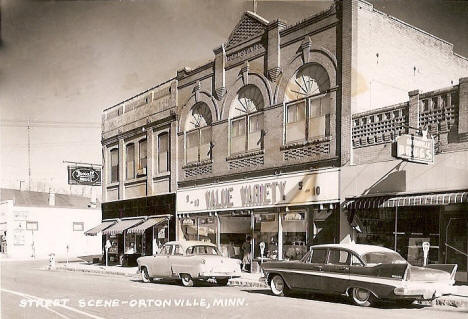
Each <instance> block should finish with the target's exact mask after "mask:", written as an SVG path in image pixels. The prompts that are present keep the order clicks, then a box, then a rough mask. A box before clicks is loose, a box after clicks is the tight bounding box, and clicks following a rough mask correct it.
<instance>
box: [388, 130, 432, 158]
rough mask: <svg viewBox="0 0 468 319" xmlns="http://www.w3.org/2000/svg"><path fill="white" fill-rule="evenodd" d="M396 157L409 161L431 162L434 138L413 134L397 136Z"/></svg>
mask: <svg viewBox="0 0 468 319" xmlns="http://www.w3.org/2000/svg"><path fill="white" fill-rule="evenodd" d="M396 157H398V158H402V159H406V160H408V161H410V162H417V163H433V162H434V140H433V139H428V138H424V137H421V136H415V135H402V136H398V137H397V141H396Z"/></svg>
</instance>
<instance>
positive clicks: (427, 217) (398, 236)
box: [357, 207, 439, 266]
mask: <svg viewBox="0 0 468 319" xmlns="http://www.w3.org/2000/svg"><path fill="white" fill-rule="evenodd" d="M358 217H359V219H360V221H361V222H362V224H363V226H364V229H363V230H362V233H359V234H358V237H357V242H358V243H362V244H371V245H378V246H383V247H387V248H390V249H396V251H397V252H398V253H399V254H400V255H401V256H403V257H404V258H405V259H406V260H407V261H408V262H409V263H410V264H412V265H416V266H422V265H423V262H424V260H423V259H424V257H423V256H424V255H423V250H422V243H423V242H429V243H430V246H431V248H430V250H429V255H428V260H427V262H428V263H429V264H433V263H437V262H438V258H439V257H438V255H439V251H438V250H439V213H438V211H437V210H436V209H434V208H429V207H425V208H421V207H395V208H384V209H362V210H359V212H358Z"/></svg>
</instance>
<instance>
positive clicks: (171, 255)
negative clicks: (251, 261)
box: [137, 241, 241, 287]
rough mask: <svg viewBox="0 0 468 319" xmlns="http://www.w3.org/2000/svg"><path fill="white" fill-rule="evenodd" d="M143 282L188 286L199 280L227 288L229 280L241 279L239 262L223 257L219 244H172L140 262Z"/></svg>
mask: <svg viewBox="0 0 468 319" xmlns="http://www.w3.org/2000/svg"><path fill="white" fill-rule="evenodd" d="M137 263H138V271H139V272H140V274H141V279H142V280H143V282H150V281H152V280H153V278H165V279H180V280H181V281H182V284H183V285H184V286H186V287H192V286H193V285H194V281H196V280H205V281H206V280H209V279H215V280H216V282H217V283H218V284H219V285H223V286H225V285H227V283H228V280H229V279H230V278H237V277H240V274H241V267H240V261H239V260H237V259H232V258H227V257H224V256H222V255H221V253H220V252H219V250H218V248H217V247H216V245H213V244H211V243H206V242H201V241H171V242H168V243H166V244H165V245H164V246H163V247H162V249H161V251H160V253H159V254H157V255H154V256H145V257H140V258H138V259H137Z"/></svg>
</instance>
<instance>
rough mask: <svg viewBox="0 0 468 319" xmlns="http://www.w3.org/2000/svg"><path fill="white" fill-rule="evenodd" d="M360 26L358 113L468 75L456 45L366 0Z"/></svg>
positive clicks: (361, 3) (361, 4)
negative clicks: (390, 14) (380, 9)
mask: <svg viewBox="0 0 468 319" xmlns="http://www.w3.org/2000/svg"><path fill="white" fill-rule="evenodd" d="M434 23H437V21H434ZM357 30H358V33H357V50H358V51H357V88H356V91H355V94H354V95H355V98H354V100H353V107H352V109H353V113H355V112H362V111H366V110H369V109H374V108H378V107H382V106H386V105H391V104H395V103H399V102H402V101H406V100H407V98H408V92H409V91H411V90H414V89H420V90H421V91H425V92H427V91H432V90H435V89H438V88H440V87H447V86H450V85H455V84H457V83H458V79H459V78H461V77H466V76H467V75H468V60H467V59H466V58H463V57H460V56H458V55H457V54H455V53H454V48H453V45H452V44H450V43H448V42H446V41H444V40H441V39H439V38H437V37H435V36H433V35H431V34H429V33H427V32H425V31H422V30H419V29H417V28H415V27H413V26H410V25H408V24H407V23H405V22H402V21H400V20H398V19H396V18H394V17H391V16H389V15H387V14H385V13H382V12H380V11H377V10H375V9H374V8H373V7H372V5H370V4H369V3H367V2H365V1H359V9H358V27H357ZM460 31H461V30H460ZM455 50H456V48H455ZM434 61H437V63H434Z"/></svg>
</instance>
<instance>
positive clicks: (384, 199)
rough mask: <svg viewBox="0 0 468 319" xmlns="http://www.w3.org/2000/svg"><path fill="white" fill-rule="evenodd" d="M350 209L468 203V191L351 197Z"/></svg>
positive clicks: (347, 205) (348, 202)
mask: <svg viewBox="0 0 468 319" xmlns="http://www.w3.org/2000/svg"><path fill="white" fill-rule="evenodd" d="M346 201H347V203H346V207H347V208H348V209H366V208H385V207H400V206H438V205H449V204H462V203H468V192H453V193H437V194H417V195H404V196H376V197H360V198H349V199H347V200H346Z"/></svg>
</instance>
